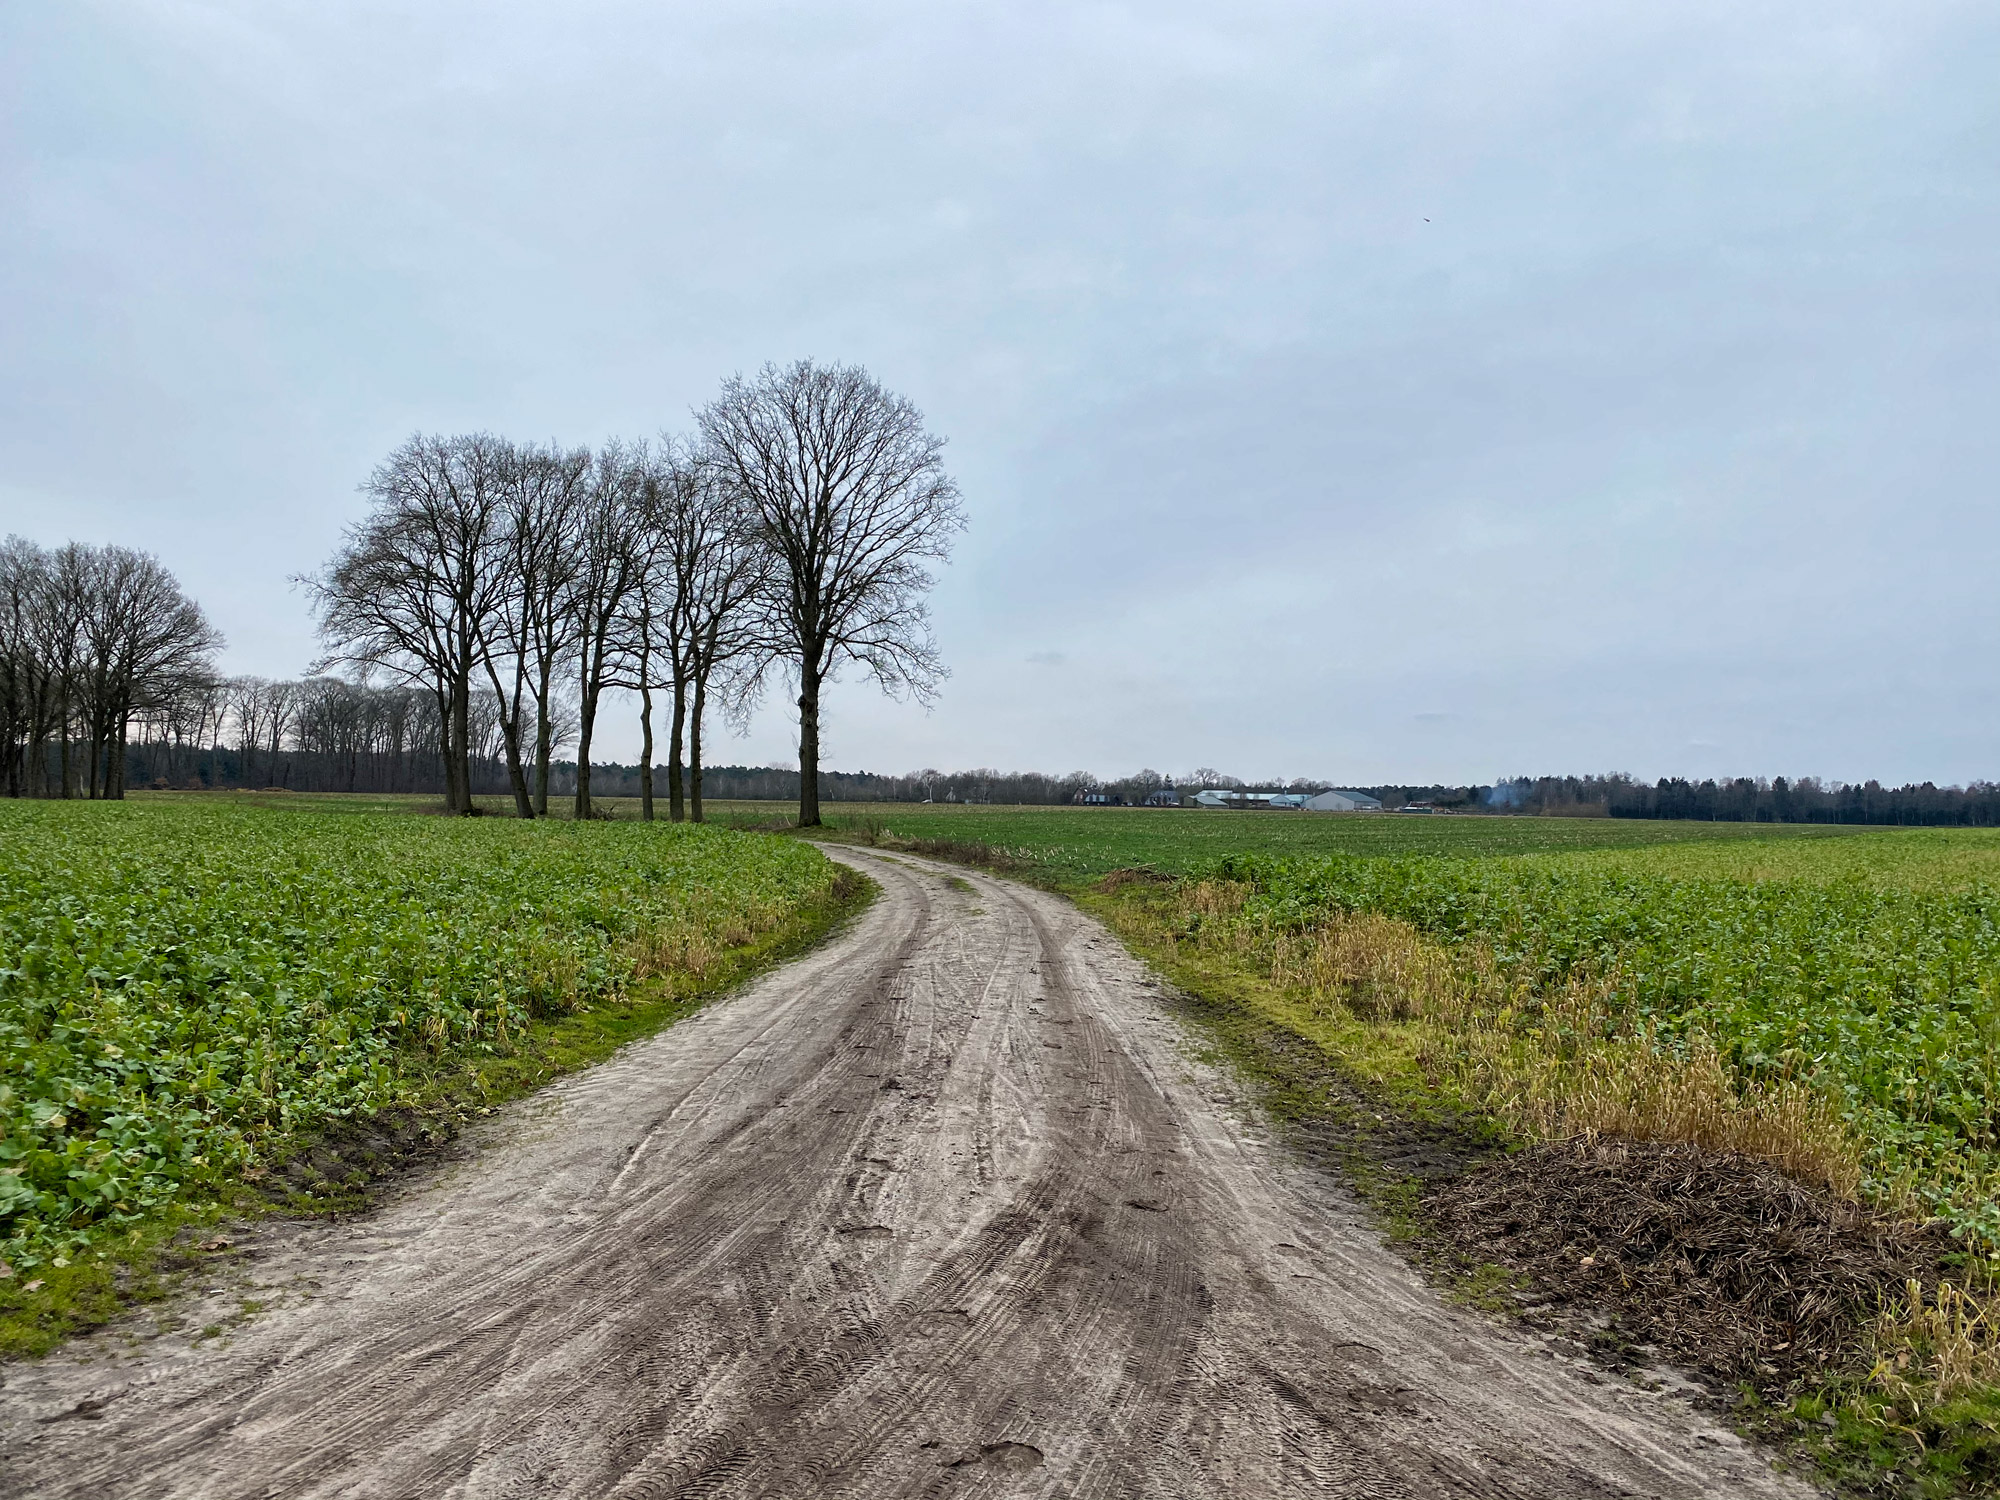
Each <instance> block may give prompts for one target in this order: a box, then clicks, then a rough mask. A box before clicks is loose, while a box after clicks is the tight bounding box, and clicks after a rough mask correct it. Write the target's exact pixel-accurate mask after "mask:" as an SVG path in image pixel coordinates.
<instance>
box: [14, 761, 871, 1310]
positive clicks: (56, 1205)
mask: <svg viewBox="0 0 2000 1500" xmlns="http://www.w3.org/2000/svg"><path fill="white" fill-rule="evenodd" d="M322 805H323V804H322ZM384 805H388V804H384ZM833 878H834V868H833V866H831V865H830V864H829V862H828V861H826V860H825V859H824V858H823V857H822V856H821V855H820V853H819V851H817V850H816V849H813V848H811V847H810V846H808V845H805V844H802V843H799V842H796V841H793V840H786V839H771V838H752V837H747V836H744V835H740V834H731V833H728V832H724V831H720V830H715V829H704V828H694V827H689V826H685V825H683V826H670V825H666V824H652V825H642V824H637V823H593V824H586V825H577V824H571V823H553V822H550V823H520V822H513V821H504V820H500V819H491V818H482V819H477V820H464V819H444V818H422V817H410V816H393V815H391V816H384V815H381V807H380V806H378V807H375V808H365V809H363V808H357V809H355V810H353V811H347V812H310V811H288V810H282V809H275V810H274V809H271V808H260V807H254V806H244V805H242V804H241V803H240V802H238V803H236V804H235V805H232V804H231V803H228V802H219V801H218V800H216V799H213V798H210V799H188V800H185V801H181V802H178V803H176V802H169V801H159V802H132V803H116V802H104V803H75V802H71V803H33V802H26V803H22V802H16V803H0V1258H4V1260H5V1262H7V1264H8V1266H9V1267H10V1268H11V1271H12V1272H13V1273H15V1274H16V1275H22V1274H25V1273H29V1272H32V1271H33V1270H34V1269H35V1268H36V1267H51V1266H53V1267H60V1266H61V1265H63V1264H65V1263H67V1262H68V1261H69V1260H70V1259H71V1258H73V1257H76V1256H79V1255H81V1254H83V1253H85V1252H86V1251H87V1250H92V1253H100V1252H101V1247H102V1246H103V1245H105V1244H108V1243H109V1242H110V1240H111V1239H112V1238H113V1237H114V1236H115V1235H116V1234H117V1233H118V1232H119V1231H120V1230H121V1229H122V1228H123V1227H125V1226H129V1225H132V1224H134V1223H137V1222H138V1221H140V1220H142V1219H143V1218H145V1217H146V1216H147V1215H149V1214H156V1213H158V1212H159V1211H161V1210H162V1209H165V1208H167V1207H169V1206H171V1205H174V1204H176V1203H179V1202H183V1201H188V1200H191V1199H196V1198H200V1197H201V1196H202V1195H203V1194H204V1193H205V1192H210V1191H212V1190H217V1189H219V1188H221V1187H222V1186H223V1185H224V1184H226V1183H227V1182H230V1181H233V1180H238V1179H240V1178H241V1177H242V1176H243V1175H244V1174H245V1173H246V1172H248V1173H253V1174H254V1172H255V1171H256V1170H257V1167H258V1163H260V1162H261V1161H264V1160H266V1159H267V1158H268V1157H269V1156H270V1154H271V1153H272V1152H273V1151H274V1150H276V1149H278V1148H280V1147H282V1146H283V1144H284V1143H285V1142H287V1141H290V1140H294V1139H296V1138H297V1137H298V1135H299V1134H300V1133H301V1132H310V1131H312V1130H314V1129H315V1128H317V1127H320V1126H322V1125H324V1124H326V1123H327V1122H329V1121H335V1120H339V1119H341V1118H344V1117H347V1116H352V1115H356V1114H362V1115H365V1114H368V1113H370V1112H373V1111H377V1110H380V1109H382V1108H384V1107H387V1106H391V1105H396V1104H398V1103H400V1102H404V1101H408V1100H411V1099H413V1098H415V1097H417V1096H418V1095H419V1094H420V1093H421V1092H422V1091H423V1090H424V1089H425V1088H426V1087H428V1086H430V1083H431V1082H432V1080H434V1078H435V1076H436V1075H437V1073H438V1070H439V1069H440V1068H441V1067H446V1066H448V1065H450V1064H452V1063H453V1062H454V1060H460V1061H462V1060H464V1059H468V1058H477V1057H480V1056H490V1055H495V1054H504V1053H508V1052H509V1051H510V1049H513V1048H515V1047H516V1046H517V1045H518V1044H519V1043H521V1042H522V1040H523V1039H524V1038H525V1037H526V1036H527V1035H528V1034H529V1033H530V1031H531V1029H532V1028H533V1027H535V1026H536V1025H537V1024H538V1023H542V1022H546V1021H549V1020H551V1019H552V1018H557V1017H562V1016H565V1015H570V1014H573V1013H577V1012H580V1011H585V1010H588V1009H589V1008H590V1007H592V1006H594V1005H598V1004H600V1003H601V1002H604V1001H607V1000H609V999H613V998H620V997H623V996H624V995H625V994H626V992H627V991H628V989H632V988H634V987H635V986H636V987H643V985H644V983H646V982H650V981H659V982H660V983H664V984H668V985H672V984H676V983H683V982H685V981H687V980H688V979H689V978H690V977H692V978H695V979H699V977H700V976H701V975H702V974H703V973H704V972H706V971H707V970H708V969H709V968H710V967H712V966H714V965H716V964H717V963H718V962H719V960H720V957H721V956H722V955H725V954H727V953H729V952H730V951H732V950H734V949H737V948H740V947H741V945H743V944H745V943H747V942H749V941H751V940H752V939H754V938H756V937H758V935H760V934H762V933H764V932H767V931H770V930H773V929H774V928H775V927H777V926H778V925H779V924H781V923H783V922H785V921H787V920H789V919H790V918H792V917H793V916H795V915H796V914H798V913H800V912H801V911H803V910H805V909H807V908H809V907H811V906H812V905H813V904H814V903H817V902H823V901H825V900H826V899H827V898H828V894H829V891H830V890H831V887H832V882H833ZM657 987H658V986H657V985H655V988H657ZM93 1247H99V1250H93ZM44 1274H47V1273H46V1272H45V1273H44ZM22 1285H23V1282H22V1281H21V1280H15V1281H14V1282H13V1283H12V1288H19V1287H21V1286H22ZM8 1290H10V1288H9V1286H8V1283H7V1282H5V1281H0V1292H6V1291H8Z"/></svg>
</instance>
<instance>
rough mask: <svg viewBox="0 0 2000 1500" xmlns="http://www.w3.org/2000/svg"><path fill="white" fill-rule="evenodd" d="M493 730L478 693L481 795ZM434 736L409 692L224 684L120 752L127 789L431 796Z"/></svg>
mask: <svg viewBox="0 0 2000 1500" xmlns="http://www.w3.org/2000/svg"><path fill="white" fill-rule="evenodd" d="M498 723H499V712H498V708H497V705H496V704H495V702H494V700H493V695H492V694H491V693H490V692H481V693H477V694H475V695H474V697H473V700H472V704H471V711H470V724H471V736H470V738H471V745H472V753H471V765H472V770H473V782H474V784H475V786H476V787H477V788H478V790H480V791H482V792H493V791H497V790H500V789H501V788H503V787H504V785H505V780H506V778H505V773H504V771H502V770H501V768H500V767H501V760H500V736H499V729H498ZM442 727H443V726H442V725H441V723H440V722H439V719H438V715H437V704H436V701H435V700H434V699H433V698H432V697H431V695H430V694H429V693H426V692H423V691H421V690H419V689H415V688H411V687H407V686H402V685H397V684H386V685H375V684H368V683H358V682H350V681H347V680H346V679H344V678H340V677H308V678H305V679H303V680H301V681H283V680H278V681H273V680H270V679H267V678H263V677H229V678H220V679H215V680H213V681H211V682H209V683H208V684H206V685H204V686H202V687H200V688H197V689H195V690H193V691H190V692H188V693H186V694H184V695H182V696H181V697H179V698H177V699H176V700H175V701H174V703H173V704H172V705H171V706H170V707H169V708H168V709H167V710H166V711H164V712H162V713H158V714H154V715H152V716H150V717H149V718H148V719H147V720H146V721H145V722H143V723H141V724H140V725H139V726H138V733H137V736H136V738H135V740H134V742H133V743H132V744H131V745H130V746H129V747H128V748H127V750H126V752H125V753H126V758H127V761H128V764H129V765H130V766H131V767H132V768H133V769H132V782H133V785H135V786H143V785H148V784H150V785H152V786H155V787H172V788H190V789H192V788H202V787H221V786H237V787H247V788H258V787H265V788H282V789H284V790H287V791H299V792H434V791H437V790H438V789H439V785H440V774H439V773H440V766H441V762H440V759H439V755H438V747H439V746H440V745H441V744H442V743H443V733H442ZM562 732H564V731H559V734H560V733H562Z"/></svg>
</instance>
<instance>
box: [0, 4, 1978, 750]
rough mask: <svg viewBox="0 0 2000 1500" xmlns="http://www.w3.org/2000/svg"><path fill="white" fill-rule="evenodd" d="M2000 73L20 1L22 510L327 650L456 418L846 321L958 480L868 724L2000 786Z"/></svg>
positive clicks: (1950, 63)
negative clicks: (379, 506) (915, 631)
mask: <svg viewBox="0 0 2000 1500" xmlns="http://www.w3.org/2000/svg"><path fill="white" fill-rule="evenodd" d="M1996 80H2000V6H1995V5H1994V4H1992V3H1990V0H1987V3H1979V4H1949V3H1943V4H1933V3H1926V0H1893V3H1882V4H1875V5H1851V4H1842V3H1839V0H1801V3H1797V4H1755V3H1745V0H1718V3H1690V0H1672V3H1659V4H1652V5H1645V4H1635V5H1624V4H1620V5H1606V4H1604V3H1602V0H1588V3H1575V4H1568V3H1559V0H1537V3H1535V4H1533V5H1522V4H1518V3H1509V4H1497V3H1496V4H1451V3H1440V4H1434V5H1423V6H1412V5H1409V4H1408V3H1407V0H1384V3H1375V4H1342V3H1327V0H1311V3H1301V4H1295V5H1293V4H1257V3H1244V0H1236V3H1232V4H1228V5H1222V4H1211V5H1205V6H1193V5H1177V4H1173V3H1160V0H1152V3H1147V4H1143V5H1130V6H1110V5H1084V4H1066V5H1036V4H1033V3H1021V0H1015V3H1010V4H1006V5H969V4H952V3H945V0H921V3H917V0H913V3H909V4H900V5H899V4H865V5H863V4H856V5H841V4H827V3H823V0H822V3H813V4H800V5H795V6H794V5H760V4H748V3H729V4H720V5H718V4H714V3H708V4H703V5H699V6H696V5H684V6H674V5H662V4H631V5H615V4H585V3H577V0H568V3H565V4H562V5H535V6H505V5H495V4H490V3H483V4H479V5H470V4H468V5H456V4H449V3H441V0H426V3H425V4H422V5H409V4H405V3H399V4H394V5H389V4H381V5H362V4H343V3H338V0H312V3H274V0H240V3H221V4H203V3H193V0H185V3H164V0H163V3H151V4H140V3H130V4H90V3H64V4H60V5H54V4H30V3H17V4H12V5H6V6H4V7H0V532H4V531H17V532H20V533H22V534H24V535H27V536H30V537H33V538H35V539H36V540H39V541H42V542H45V543H56V542H61V541H63V540H66V539H69V538H72V537H73V538H77V539H80V540H88V541H94V542H97V541H119V542H124V543H127V544H131V545H136V546H139V547H143V548H146V549H148V550H151V551H153V552H156V553H158V554H159V555H160V557H162V558H163V559H164V560H165V561H166V562H167V563H168V565H169V566H170V567H172V568H173V569H174V571H175V572H176V573H177V574H178V575H179V576H180V578H181V579H182V581H183V583H184V584H185V585H186V586H187V587H188V589H189V590H190V592H192V593H193V594H194V595H195V596H196V597H197V598H199V599H200V600H201V602H202V603H203V605H204V606H205V607H206V608H207V609H208V611H209V612H210V614H211V615H212V617H213V618H214V619H215V620H216V622H217V623H218V624H219V625H220V626H221V628H222V629H223V630H224V632H225V633H226V634H227V636H228V639H229V648H228V652H227V655H226V658H225V665H226V667H227V668H228V669H229V670H231V671H239V672H256V673H260V674H264V675H270V676H279V675H284V676H290V675H297V674H299V673H301V672H302V671H303V669H304V668H305V666H306V665H307V663H308V661H309V660H310V659H311V657H312V656H313V655H314V653H315V641H314V637H313V633H312V628H311V621H310V619H309V617H308V615H307V611H306V608H305V603H304V601H303V599H302V598H301V597H300V595H299V594H298V593H297V592H296V591H295V590H294V589H292V588H291V587H290V586H289V584H288V579H289V578H290V577H291V576H292V575H295V574H298V573H301V572H305V571H309V570H311V569H313V568H315V567H317V566H318V565H319V564H320V563H321V561H322V560H323V559H324V558H325V557H326V556H327V554H328V553H329V552H330V551H331V549H332V548H333V547H334V546H335V544H336V542H337V541H338V539H339V536H340V533H341V529H342V527H343V526H344V525H346V524H347V523H349V522H351V521H353V520H354V519H355V518H356V517H357V516H358V515H359V514H360V512H361V508H362V506H361V501H360V498H359V497H358V496H357V494H356V492H355V486H356V484H357V483H358V482H359V481H360V480H361V479H362V478H363V477H364V476H365V475H366V473H367V472H368V470H369V469H370V467H371V466H372V465H373V464H374V463H375V462H376V461H377V460H378V459H379V458H380V457H381V456H382V455H383V454H385V453H386V452H387V451H388V450H389V449H390V448H391V447H393V446H394V445H395V444H396V443H398V442H399V441H400V440H402V439H403V438H404V437H406V436H408V435H409V434H410V433H411V432H413V431H416V430H419V429H421V430H425V431H444V432H450V431H459V430H470V429H477V428H485V429H490V430H493V431H497V432H502V433H506V434H509V435H513V436H517V437H521V438H547V437H556V438H560V439H563V440H565V441H570V442H594V441H596V440H598V439H601V438H603V437H606V436H609V435H612V434H625V435H634V436H636V435H642V434H645V433H648V432H651V431H655V430H657V429H659V428H661V427H684V426H686V425H688V412H689V408H690V407H691V406H693V405H695V404H698V403H700V402H701V401H703V400H705V399H706V398H707V397H708V396H709V394H710V393H711V392H712V391H713V389H714V388H715V386H716V384H717V382H718V381H719V380H720V378H721V377H722V376H724V375H725V374H728V373H730V372H733V371H739V370H741V371H751V370H754V369H755V368H756V367H757V366H758V365H760V364H762V363H763V362H764V361H766V360H779V361H784V360H790V359H794V358H797V357H800V356H807V355H809V356H813V357H816V358H819V359H821V360H841V361H855V362H860V363H863V364H866V365H867V366H869V367H870V368H871V369H872V370H873V371H874V372H875V373H876V374H877V375H878V376H879V377H880V378H881V379H882V380H883V381H884V382H885V383H886V384H888V385H889V386H891V387H892V388H893V389H895V390H898V391H900V392H901V393H903V394H905V395H907V396H909V397H910V398H912V399H913V400H914V401H916V403H917V404H918V405H919V406H920V407H921V408H922V409H923V410H924V411H925V413H926V414H927V415H928V417H929V418H930V421H931V423H932V425H933V427H934V428H935V430H937V431H938V432H940V433H942V434H944V435H945V436H947V437H948V438H949V439H950V444H951V446H950V449H949V452H950V455H951V463H952V469H953V472H954V474H955V476H956V477H957V478H958V480H959V482H960V484H961V486H962V488H963V490H964V493H965V499H966V505H967V509H968V511H969V513H970V516H971V521H972V525H971V529H970V530H969V531H968V532H967V533H966V535H965V536H964V538H963V539H962V542H961V544H960V546H959V549H958V552H957V556H956V560H955V561H954V563H953V564H952V566H951V567H950V568H949V569H947V570H946V571H945V572H944V573H943V575H942V576H941V579H940V582H939V585H938V588H937V591H936V594H935V597H934V607H935V612H936V618H937V625H938V633H939V636H940V639H941V642H942V644H943V647H944V651H945V655H946V658H947V660H948V662H949V663H950V665H951V667H952V674H953V675H952V677H951V679H950V681H949V682H948V683H947V684H946V685H945V689H944V692H943V695H942V697H941V699H940V701H939V703H938V705H937V707H936V708H935V710H933V711H931V712H929V713H926V712H925V711H924V710H922V709H921V708H917V707H914V706H911V705H908V704H897V703H892V702H889V701H887V700H884V699H882V698H881V697H880V696H879V695H877V694H874V693H873V692H872V691H871V690H864V689H863V688H862V687H860V686H859V685H858V684H856V685H849V686H845V687H843V688H841V689H838V690H836V692H835V694H834V695H833V698H832V700H831V705H830V716H829V723H828V727H827V732H826V741H827V751H826V754H827V763H828V764H829V765H831V766H835V767H840V768H843V769H862V768H866V769H871V770H889V771H899V770H908V769H914V768H917V767H920V766H927V765H929V766H939V767H944V768H948V769H955V768H959V767H964V766H971V765H993V766H998V767H1001V768H1008V769H1011V768H1039V769H1044V770H1049V771H1058V772H1060V771H1067V770H1073V769H1090V770H1095V771H1098V772H1100V773H1122V772H1125V771H1129V770H1132V769H1135V768H1137V767H1139V766H1141V765H1147V766H1155V767H1159V768H1161V769H1164V770H1168V771H1183V770H1186V769H1188V768H1191V767H1194V766H1197V765H1209V766H1217V767H1220V768H1223V769H1225V770H1228V771H1232V772H1234V773H1235V774H1237V775H1239V776H1244V777H1250V778H1261V777H1271V776H1277V775H1282V776H1285V777H1292V776H1318V777H1326V778H1329V779H1333V780H1338V781H1345V782H1355V783H1362V784H1373V783H1377V782H1381V781H1429V780H1432V779H1442V780H1446V781H1464V780H1476V781H1485V780H1491V779H1492V778H1494V777H1495V776H1500V775H1509V774H1518V773H1537V772H1560V771H1585V770H1610V769H1626V770H1631V771H1635V772H1638V773H1640V774H1642V775H1645V776H1648V777H1651V776H1658V775H1668V774H1688V775H1717V774H1725V773H1728V774H1745V773H1748V774H1764V775H1773V774H1781V773H1782V774H1794V775H1796V774H1819V775H1823V776H1829V777H1840V778H1845V779H1851V780H1860V779H1864V778H1866V777H1870V776H1875V777H1880V778H1882V779H1884V780H1895V781H1901V780H1904V779H1919V780H1920V779H1924V778H1933V779H1936V780H1938V781H1940V782H1943V781H1963V780H1966V779H1970V778H1990V777H1996V776H2000V716H1996V707H2000V588H1996V582H2000V580H1996V568H1995V563H1996V557H2000V504H1996V501H1997V500H2000V86H1997V85H1996ZM635 746H636V733H626V732H624V731H623V730H622V728H621V729H619V730H617V731H616V732H614V733H613V734H612V735H611V737H610V743H609V745H608V746H607V747H606V750H607V753H608V754H614V755H624V756H628V757H629V755H630V754H631V753H632V751H633V749H634V748H635ZM794 756H795V732H794V730H793V729H792V727H791V726H790V725H789V724H788V723H787V722H786V720H785V718H784V716H783V714H782V713H781V712H779V711H778V709H777V708H775V707H774V708H772V709H770V710H767V711H766V712H765V713H763V714H762V715H761V716H760V717H759V718H758V720H757V721H756V723H755V725H754V727H753V730H752V733H751V735H750V737H749V738H748V740H747V741H743V742H737V743H730V742H728V741H724V742H723V743H722V744H719V745H717V746H715V747H714V753H713V756H712V758H714V759H716V760H718V761H720V760H729V759H738V758H740V759H744V760H748V761H751V762H756V763H764V762H775V761H782V760H794ZM794 763H795V760H794Z"/></svg>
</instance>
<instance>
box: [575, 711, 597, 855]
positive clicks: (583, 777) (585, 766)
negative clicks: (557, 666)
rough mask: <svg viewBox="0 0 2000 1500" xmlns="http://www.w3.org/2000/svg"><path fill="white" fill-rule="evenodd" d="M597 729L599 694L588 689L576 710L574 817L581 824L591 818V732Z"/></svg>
mask: <svg viewBox="0 0 2000 1500" xmlns="http://www.w3.org/2000/svg"><path fill="white" fill-rule="evenodd" d="M596 727H597V694H595V693H594V692H592V691H591V690H590V689H589V688H588V687H586V688H585V689H584V690H583V701H582V702H581V703H579V704H578V705H577V709H576V810H575V813H574V816H575V818H576V820H577V821H578V822H579V823H581V822H583V821H584V820H585V819H587V818H589V817H590V816H591V809H590V732H591V730H592V729H594V728H596Z"/></svg>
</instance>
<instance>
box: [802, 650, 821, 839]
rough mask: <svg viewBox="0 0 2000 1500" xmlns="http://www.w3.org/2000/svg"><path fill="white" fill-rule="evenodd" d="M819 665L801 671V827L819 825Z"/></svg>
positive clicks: (808, 666) (815, 826)
mask: <svg viewBox="0 0 2000 1500" xmlns="http://www.w3.org/2000/svg"><path fill="white" fill-rule="evenodd" d="M819 686H820V678H819V668H818V667H817V666H815V665H812V664H810V663H809V664H808V665H807V666H806V667H805V669H804V670H803V671H801V672H800V673H799V827H801V828H817V827H819Z"/></svg>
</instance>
